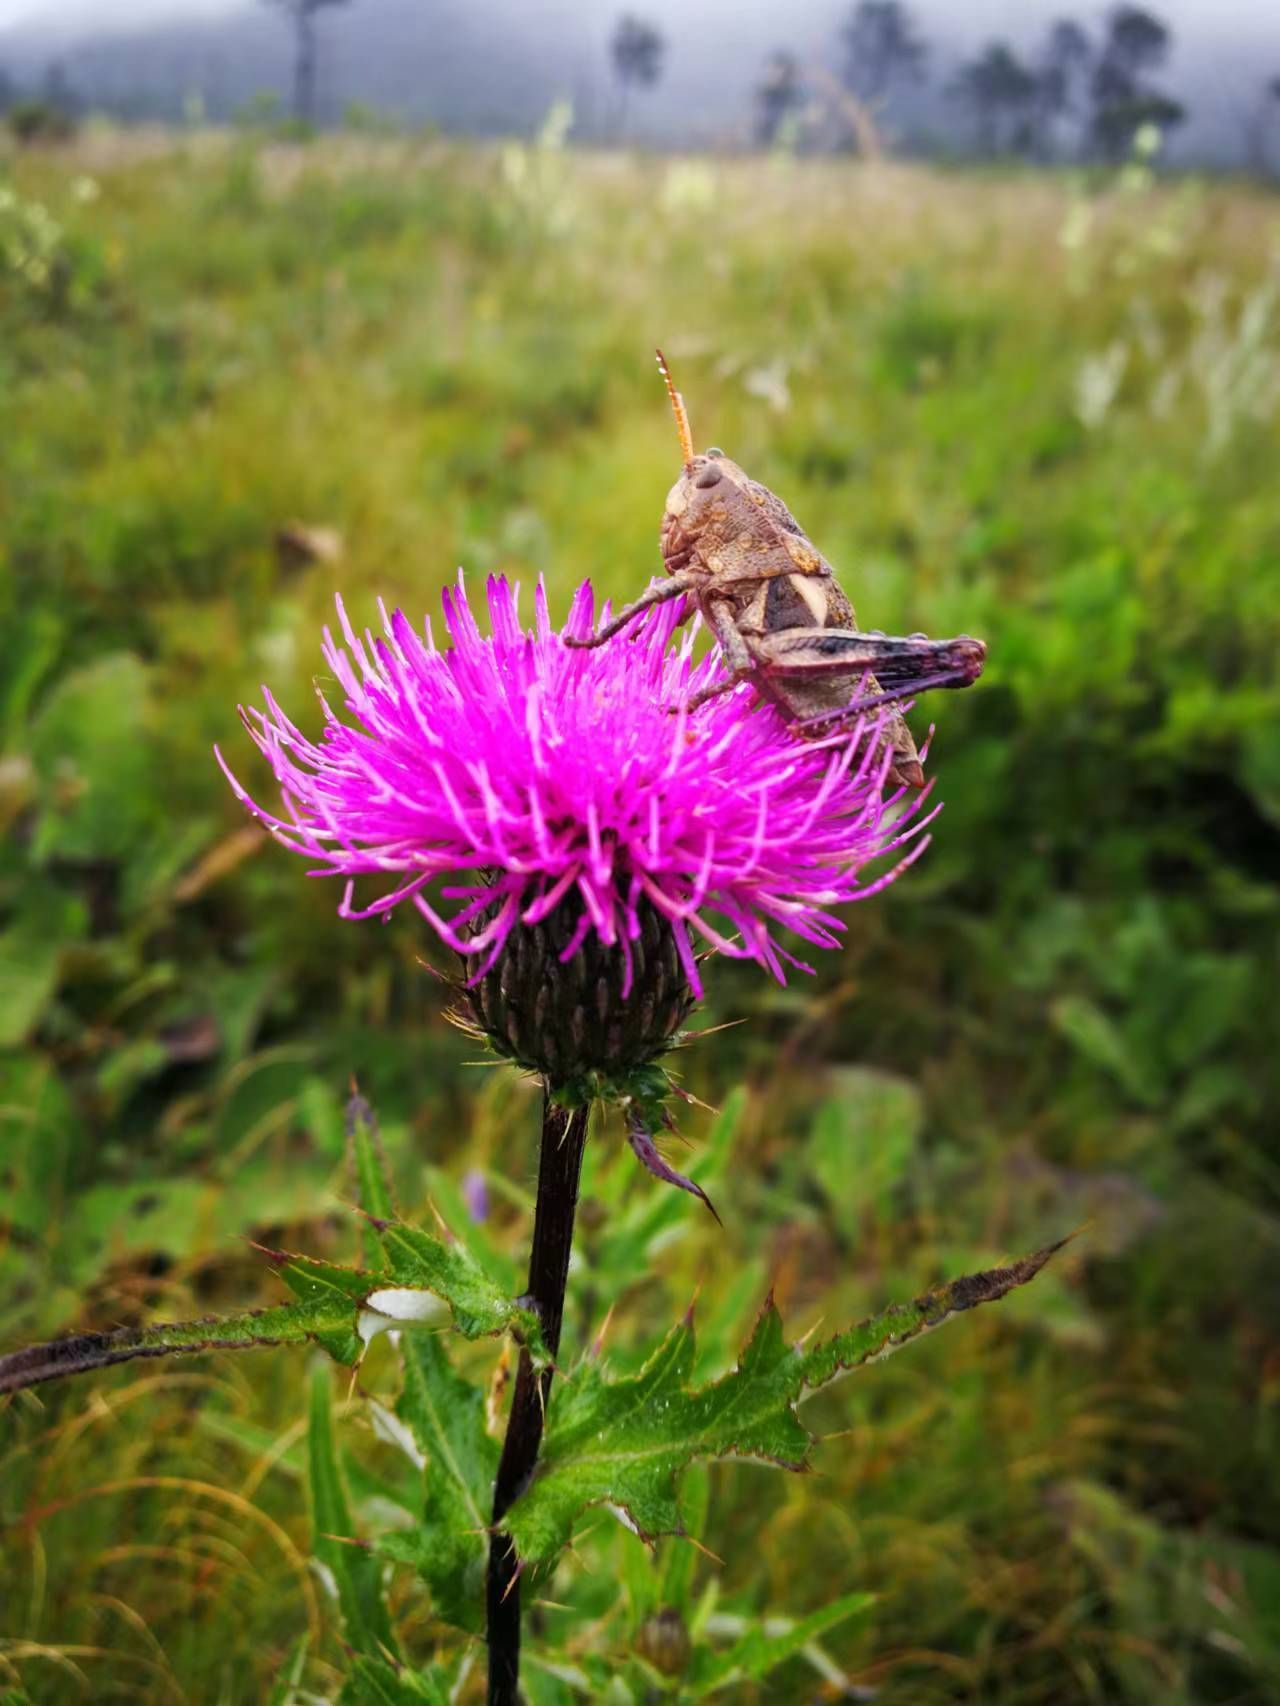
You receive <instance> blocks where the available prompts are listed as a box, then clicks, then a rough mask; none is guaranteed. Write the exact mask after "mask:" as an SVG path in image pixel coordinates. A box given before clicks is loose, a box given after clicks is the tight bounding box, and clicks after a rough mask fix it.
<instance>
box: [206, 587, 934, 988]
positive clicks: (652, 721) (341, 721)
mask: <svg viewBox="0 0 1280 1706" xmlns="http://www.w3.org/2000/svg"><path fill="white" fill-rule="evenodd" d="M487 602H488V614H489V624H488V625H489V633H488V634H484V633H482V632H481V630H480V627H479V626H478V625H477V623H476V620H475V617H474V615H473V613H472V611H471V608H470V605H469V603H468V601H467V596H466V592H465V590H464V588H463V586H462V583H461V580H460V581H459V584H458V587H457V589H456V590H454V591H446V592H445V594H444V620H445V627H446V629H447V632H448V637H449V642H450V643H449V644H448V645H447V646H445V647H443V648H440V647H437V645H436V643H435V640H434V638H433V636H432V632H431V625H430V622H429V620H428V621H427V622H426V623H425V624H424V626H423V628H422V630H418V629H416V628H415V627H414V625H413V624H412V623H411V622H410V620H409V619H408V617H406V616H405V615H404V614H403V612H401V611H396V612H395V614H394V615H388V613H387V611H386V609H385V608H384V607H383V606H382V605H381V604H380V605H379V610H380V614H381V618H382V632H381V634H379V635H377V636H375V635H373V634H371V633H370V632H368V631H367V630H366V631H365V632H364V633H363V634H358V633H357V632H356V631H355V629H354V628H353V626H352V624H351V622H350V620H349V619H348V616H347V613H346V611H345V609H344V608H343V606H342V603H341V601H340V600H339V602H338V621H339V629H340V638H335V636H334V634H333V633H331V632H330V631H329V630H328V629H326V630H325V635H324V646H323V653H324V659H325V662H326V664H327V666H328V670H329V672H330V674H331V676H332V677H333V678H334V680H335V681H336V683H337V687H338V690H339V695H340V698H339V703H338V705H337V706H336V707H335V704H334V703H333V698H334V697H337V696H335V695H332V694H328V695H327V694H326V692H325V690H324V689H323V688H321V689H320V702H321V706H322V708H323V717H324V726H323V728H322V730H321V733H320V737H319V739H318V740H312V739H310V738H308V736H306V735H305V734H303V732H302V731H301V729H299V728H298V727H297V725H296V724H295V723H294V722H292V721H291V719H290V718H289V717H288V716H287V715H286V713H285V712H284V710H283V709H282V708H281V706H280V705H279V704H278V703H277V702H276V700H275V699H274V697H273V696H272V694H271V692H270V690H269V689H265V688H264V690H263V691H264V705H263V708H262V709H255V710H252V711H249V712H245V711H244V710H243V709H242V711H241V715H242V716H243V718H244V720H245V723H246V726H247V727H248V729H249V732H250V733H251V735H252V736H253V739H254V740H255V741H256V743H257V745H258V746H259V748H260V749H261V751H262V752H263V753H264V754H265V756H266V758H267V760H268V762H269V764H270V766H271V768H272V771H273V772H274V774H275V778H276V780H277V782H278V783H279V785H280V788H281V791H282V795H283V802H284V804H283V811H282V813H273V812H270V811H267V810H266V809H264V808H263V807H262V806H260V805H257V804H255V803H254V801H253V800H251V799H250V797H249V795H248V794H247V793H246V792H245V790H244V788H243V787H242V786H241V785H240V783H239V782H238V781H237V780H236V778H235V776H234V775H233V774H232V773H231V771H230V769H229V768H228V767H227V765H226V763H225V761H224V760H223V758H222V755H221V753H219V754H218V757H219V762H220V763H222V765H223V769H224V771H226V774H227V777H228V779H229V781H230V782H231V786H232V787H233V788H234V790H235V792H236V794H237V795H238V796H239V798H240V799H241V800H242V801H243V802H244V804H245V805H246V806H247V807H248V808H249V809H250V810H251V811H252V812H253V813H254V814H255V815H256V816H258V817H259V818H261V819H262V821H263V822H264V823H265V824H266V825H267V826H268V827H269V828H270V830H271V831H272V833H273V834H274V835H275V836H276V838H277V840H279V841H280V843H281V844H282V845H283V846H285V847H288V848H290V849H292V850H293V851H295V852H298V853H301V854H303V855H304V856H306V857H308V858H310V859H311V860H312V861H313V874H316V875H324V874H332V875H337V876H340V877H343V878H345V887H344V890H343V896H342V900H341V904H340V906H339V911H340V913H341V914H342V916H344V917H347V918H369V917H376V916H379V915H384V914H386V913H388V912H390V911H391V910H392V909H393V908H395V907H397V906H400V905H402V904H407V905H410V906H412V907H415V908H416V909H417V911H418V912H419V913H420V914H421V915H422V917H423V918H424V919H425V920H426V921H427V923H428V924H430V925H431V927H432V929H433V930H434V931H435V932H436V933H437V934H438V935H439V936H440V938H441V939H442V940H443V941H444V942H445V943H447V944H448V945H449V947H451V948H452V949H454V950H455V951H456V952H457V953H458V954H460V955H462V956H464V958H465V960H466V961H467V962H468V970H469V976H468V982H469V983H472V984H478V983H480V982H481V981H482V980H483V979H484V978H485V976H486V975H487V974H488V973H489V972H490V971H491V970H492V969H493V968H494V966H495V965H496V964H497V962H498V960H499V958H500V956H502V955H503V953H504V950H505V949H506V948H507V945H508V943H509V942H510V940H511V938H512V936H513V933H518V932H527V931H529V930H533V929H536V928H537V927H539V926H541V925H544V924H548V923H550V924H551V925H553V926H554V928H553V929H552V932H551V938H550V939H551V943H552V958H553V960H554V961H555V962H556V963H559V964H561V965H567V964H569V963H570V962H573V961H574V960H575V959H577V958H579V957H580V956H582V955H583V953H584V950H587V949H590V954H589V955H588V957H591V955H599V954H600V953H601V952H604V951H612V953H613V954H616V956H617V961H618V966H619V978H620V990H621V994H622V996H623V997H624V998H626V997H628V996H630V994H631V993H632V986H633V983H634V981H635V975H636V968H637V964H638V963H639V961H641V960H643V959H644V958H645V939H646V928H648V929H649V932H650V935H652V928H653V925H652V921H653V920H654V919H656V920H657V921H658V924H659V926H660V929H661V934H662V936H663V939H664V941H665V940H666V938H667V937H668V936H669V939H670V943H671V944H672V947H673V951H674V955H675V957H676V960H677V961H678V965H679V968H680V970H681V971H682V973H683V977H684V978H685V979H687V982H688V985H689V986H690V988H691V989H692V991H693V992H694V993H695V994H697V993H701V990H700V980H699V973H698V966H697V961H696V957H695V951H696V950H697V949H699V948H700V947H709V948H711V949H714V950H715V951H717V952H718V953H721V954H725V955H729V956H731V957H735V958H747V959H753V960H756V961H758V962H759V963H760V965H761V966H763V967H764V968H766V969H767V970H768V971H769V972H771V973H772V974H773V976H774V977H776V978H777V979H778V980H779V981H780V982H783V981H785V978H786V971H787V967H788V966H799V967H801V969H804V970H808V969H810V968H809V967H807V966H804V964H803V962H802V961H801V960H800V959H798V958H796V957H794V956H793V953H792V952H791V950H790V948H788V947H787V946H786V945H785V940H786V939H793V938H798V939H799V941H800V942H802V943H807V944H810V945H811V946H814V947H819V948H832V947H835V946H837V945H838V943H839V940H840V937H841V934H842V932H843V930H844V923H843V920H842V919H841V918H840V916H839V914H838V912H837V910H836V909H837V908H838V907H840V906H842V905H844V904H845V903H846V902H849V901H854V900H861V899H864V898H865V897H866V896H868V895H871V894H874V893H876V892H877V891H878V890H880V889H882V888H884V887H885V886H886V885H887V884H888V883H889V882H891V881H892V880H893V878H894V877H896V876H897V874H898V872H899V871H900V870H901V869H902V868H903V866H904V865H905V864H907V863H909V862H910V860H911V859H913V858H914V857H915V856H916V855H917V854H918V853H920V852H921V851H923V847H924V844H925V838H924V837H923V836H921V835H920V834H919V832H920V830H921V829H922V828H923V827H924V824H925V823H926V822H927V821H928V819H927V818H926V817H923V816H922V815H921V814H920V812H919V810H918V808H919V803H920V802H919V798H918V797H916V798H915V799H913V800H912V801H911V802H910V803H909V804H907V805H906V806H905V807H904V808H903V809H902V810H901V811H898V812H895V810H894V808H895V806H896V805H897V803H898V801H899V795H897V794H893V795H886V793H885V787H884V784H885V775H886V771H887V767H888V763H889V757H890V755H889V751H888V748H887V746H886V745H885V743H884V742H883V741H882V740H881V739H880V738H879V736H880V733H881V725H880V723H879V722H878V721H877V719H876V718H875V717H874V716H868V717H867V718H865V719H864V720H863V723H862V724H861V725H860V726H859V727H858V728H857V729H855V730H854V731H853V733H852V735H851V734H850V733H849V732H848V731H845V732H843V733H841V734H839V735H833V736H832V737H831V738H829V739H826V740H817V741H807V742H806V741H801V740H797V738H796V737H795V735H794V734H793V733H791V732H790V731H789V730H788V728H787V726H786V724H785V722H784V721H783V719H782V717H781V716H780V715H779V714H778V713H777V712H776V711H775V710H773V708H772V707H770V706H767V705H763V704H761V703H759V701H758V698H757V695H756V694H755V692H754V690H753V689H752V688H751V687H750V686H749V685H743V686H740V687H738V688H737V689H736V690H734V691H731V692H727V693H725V694H724V695H722V696H721V697H719V698H716V699H713V700H711V701H710V702H709V703H707V704H705V705H703V706H702V707H701V708H700V709H699V710H697V711H696V712H694V713H693V714H692V715H690V714H689V713H687V712H686V711H684V710H683V709H682V706H683V705H684V704H685V702H686V701H687V700H688V699H689V698H690V697H691V696H692V695H693V694H694V693H696V692H697V691H698V690H699V689H700V688H702V687H704V686H706V685H708V684H709V683H711V682H713V681H715V680H716V679H718V678H719V677H720V675H721V674H722V669H721V665H720V663H719V660H718V657H717V656H716V655H715V654H712V655H710V656H708V657H706V658H704V659H703V660H702V661H700V662H699V661H695V658H694V637H695V629H696V623H695V624H694V625H693V626H692V627H690V629H688V630H687V631H686V632H685V633H684V635H683V636H682V637H680V638H679V639H677V638H676V628H677V625H678V623H679V621H680V618H681V615H682V611H681V609H680V607H679V606H678V605H672V604H667V605H665V606H659V607H656V608H655V609H654V610H652V611H651V612H650V613H649V614H648V616H647V617H646V618H645V619H644V621H643V622H642V623H638V624H637V625H636V626H635V628H634V629H632V630H631V631H630V632H629V633H628V634H626V635H623V636H621V637H619V638H618V639H617V640H615V641H613V642H612V643H610V644H608V645H605V646H602V647H600V648H598V649H595V650H580V649H576V648H571V647H568V646H566V645H565V644H564V636H572V637H574V638H583V637H586V636H587V635H589V634H590V632H591V629H592V618H593V607H592V594H591V589H590V585H589V584H585V585H583V586H582V587H580V588H579V590H578V592H577V594H576V596H575V598H574V600H573V604H572V608H571V610H570V612H569V618H568V621H567V623H566V624H565V627H564V629H563V630H562V632H557V631H556V629H555V628H554V627H553V626H552V623H551V618H550V615H549V613H548V609H547V600H546V595H545V592H544V590H543V588H542V587H541V586H539V587H538V589H537V592H536V594H535V596H534V626H533V630H532V632H526V631H525V630H524V629H523V628H522V627H521V624H520V619H519V614H518V609H517V604H518V595H517V592H516V590H513V588H512V587H511V586H509V585H508V583H507V582H506V581H505V580H503V579H490V581H489V583H488V588H487ZM908 843H911V845H910V846H908ZM893 854H896V855H898V858H897V862H896V863H895V864H894V865H893V866H892V867H891V868H889V869H887V870H885V869H883V868H881V870H880V873H879V874H878V875H876V876H874V877H870V878H869V877H868V876H866V875H865V874H864V868H865V867H866V866H867V864H868V862H869V861H871V860H879V859H881V858H883V857H884V856H885V855H893ZM357 878H367V879H373V883H374V886H375V887H376V886H377V885H378V882H379V880H381V883H382V885H383V886H382V888H381V892H378V893H375V894H373V895H372V896H366V897H365V898H364V899H363V900H362V901H361V902H360V903H357V899H356V879H357ZM648 957H649V959H650V960H652V958H653V955H652V954H650V955H649V956H648Z"/></svg>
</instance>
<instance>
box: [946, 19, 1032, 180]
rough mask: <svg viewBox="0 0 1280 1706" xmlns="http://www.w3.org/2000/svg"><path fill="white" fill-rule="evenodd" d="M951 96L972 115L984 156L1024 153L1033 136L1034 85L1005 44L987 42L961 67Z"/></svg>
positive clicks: (1025, 70) (1014, 54)
mask: <svg viewBox="0 0 1280 1706" xmlns="http://www.w3.org/2000/svg"><path fill="white" fill-rule="evenodd" d="M952 93H953V94H954V95H955V96H956V97H957V99H959V100H960V101H961V102H963V104H964V105H966V106H967V107H968V108H969V110H970V112H971V113H972V115H973V121H974V130H975V133H976V136H977V142H978V148H979V150H980V151H981V152H982V153H983V154H988V155H994V154H1006V153H1026V152H1028V151H1029V150H1030V148H1031V145H1032V142H1033V139H1034V134H1035V108H1036V96H1037V82H1036V77H1035V73H1034V72H1032V71H1031V70H1030V69H1029V68H1028V67H1027V66H1026V65H1024V64H1023V63H1022V61H1021V60H1020V59H1019V58H1018V56H1017V54H1016V53H1014V51H1013V49H1012V48H1011V47H1010V46H1009V44H1008V43H1007V42H1003V41H993V42H988V43H987V45H986V47H985V48H983V50H982V52H981V53H980V54H979V55H978V57H977V59H974V60H971V61H970V62H969V64H967V65H962V66H961V68H960V71H959V73H958V75H957V77H956V80H955V84H954V86H953V89H952Z"/></svg>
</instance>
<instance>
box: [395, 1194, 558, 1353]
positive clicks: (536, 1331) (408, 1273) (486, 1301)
mask: <svg viewBox="0 0 1280 1706" xmlns="http://www.w3.org/2000/svg"><path fill="white" fill-rule="evenodd" d="M378 1230H379V1235H380V1238H381V1242H382V1248H383V1250H384V1251H385V1252H386V1256H387V1260H388V1262H389V1263H390V1267H391V1278H390V1280H389V1282H388V1283H389V1284H395V1285H401V1286H407V1287H409V1288H410V1289H421V1288H424V1287H425V1289H426V1290H428V1291H433V1292H435V1294H436V1296H437V1297H442V1298H443V1299H444V1300H445V1302H446V1303H448V1305H449V1307H450V1308H451V1309H452V1311H453V1324H454V1326H455V1327H456V1328H457V1329H458V1331H459V1332H460V1333H461V1334H462V1336H463V1337H464V1338H467V1339H479V1338H483V1337H484V1336H485V1335H486V1334H490V1333H505V1332H508V1331H510V1332H513V1333H514V1334H515V1335H516V1337H517V1338H518V1339H519V1340H520V1342H521V1343H522V1344H524V1345H527V1346H528V1347H529V1350H530V1352H531V1353H532V1355H533V1358H534V1361H535V1362H539V1363H541V1362H544V1361H545V1360H546V1352H545V1350H544V1349H543V1345H542V1329H541V1327H540V1325H539V1323H538V1317H537V1315H536V1314H535V1313H534V1311H533V1310H532V1309H529V1308H527V1307H526V1306H525V1305H523V1304H521V1303H519V1302H517V1301H516V1299H514V1298H512V1297H509V1296H508V1295H507V1294H506V1292H504V1291H503V1290H502V1289H501V1287H500V1286H498V1285H497V1284H496V1283H495V1281H494V1280H493V1279H492V1278H491V1277H490V1276H489V1274H487V1273H486V1272H485V1270H484V1269H483V1268H482V1267H481V1266H480V1263H479V1262H477V1260H476V1259H475V1257H474V1256H473V1255H472V1254H471V1252H470V1251H469V1250H468V1249H467V1248H466V1247H465V1245H462V1244H458V1243H449V1244H446V1243H445V1242H444V1240H443V1239H440V1238H433V1237H432V1235H431V1234H430V1233H429V1232H420V1231H419V1230H418V1229H417V1227H414V1226H405V1225H404V1224H403V1222H401V1221H398V1220H396V1221H392V1222H391V1223H390V1224H389V1225H387V1226H381V1227H379V1229H378Z"/></svg>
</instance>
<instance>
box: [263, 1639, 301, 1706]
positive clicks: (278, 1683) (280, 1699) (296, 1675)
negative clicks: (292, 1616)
mask: <svg viewBox="0 0 1280 1706" xmlns="http://www.w3.org/2000/svg"><path fill="white" fill-rule="evenodd" d="M310 1645H311V1637H310V1636H309V1635H299V1637H298V1639H297V1640H296V1641H295V1642H294V1644H293V1648H292V1650H291V1652H290V1653H289V1656H288V1658H287V1659H286V1660H285V1661H284V1664H283V1666H282V1667H281V1669H280V1674H279V1675H278V1676H277V1677H276V1680H275V1686H274V1687H273V1688H272V1690H271V1697H270V1699H269V1701H268V1702H267V1706H297V1699H298V1696H297V1690H298V1689H299V1687H300V1686H301V1683H302V1677H303V1673H304V1672H305V1670H306V1668H307V1649H308V1647H309V1646H310Z"/></svg>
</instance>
